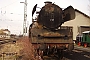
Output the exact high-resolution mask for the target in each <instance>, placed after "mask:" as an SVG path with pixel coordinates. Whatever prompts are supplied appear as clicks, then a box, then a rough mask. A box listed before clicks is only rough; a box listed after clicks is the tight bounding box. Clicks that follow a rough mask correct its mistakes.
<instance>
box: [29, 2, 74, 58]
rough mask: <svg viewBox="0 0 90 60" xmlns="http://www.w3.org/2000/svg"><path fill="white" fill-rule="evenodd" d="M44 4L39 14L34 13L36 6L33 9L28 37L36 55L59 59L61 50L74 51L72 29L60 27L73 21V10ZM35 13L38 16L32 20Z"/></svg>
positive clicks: (48, 3) (49, 3)
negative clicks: (52, 56) (51, 56)
mask: <svg viewBox="0 0 90 60" xmlns="http://www.w3.org/2000/svg"><path fill="white" fill-rule="evenodd" d="M44 3H45V5H44V6H43V7H42V8H41V10H40V11H39V12H37V11H36V8H37V4H36V5H35V6H34V7H33V10H32V24H31V25H30V27H29V37H30V40H31V43H32V45H33V46H34V48H35V50H36V51H37V53H38V54H40V51H41V53H42V54H41V55H42V56H46V55H47V56H50V55H56V56H58V58H61V55H62V51H63V50H68V51H71V50H73V49H74V44H73V39H72V38H73V32H72V27H68V26H61V25H62V24H63V23H64V22H66V21H69V20H73V19H75V10H74V8H73V7H72V6H68V7H67V8H65V9H62V8H60V7H59V6H58V5H56V4H54V3H52V2H49V1H47V2H44ZM35 12H36V13H37V14H38V16H37V18H35V19H33V15H34V13H35Z"/></svg>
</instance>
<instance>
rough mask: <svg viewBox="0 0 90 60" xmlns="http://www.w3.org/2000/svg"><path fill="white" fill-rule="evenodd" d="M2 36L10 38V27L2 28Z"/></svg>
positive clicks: (0, 34)
mask: <svg viewBox="0 0 90 60" xmlns="http://www.w3.org/2000/svg"><path fill="white" fill-rule="evenodd" d="M0 38H10V31H9V30H8V29H1V30H0Z"/></svg>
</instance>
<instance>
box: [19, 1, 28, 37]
mask: <svg viewBox="0 0 90 60" xmlns="http://www.w3.org/2000/svg"><path fill="white" fill-rule="evenodd" d="M20 3H24V21H23V36H26V34H27V25H26V22H27V0H25V2H20Z"/></svg>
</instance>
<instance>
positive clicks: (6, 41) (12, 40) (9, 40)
mask: <svg viewBox="0 0 90 60" xmlns="http://www.w3.org/2000/svg"><path fill="white" fill-rule="evenodd" d="M16 41H17V39H14V38H13V39H0V45H1V44H5V43H9V42H12V43H16Z"/></svg>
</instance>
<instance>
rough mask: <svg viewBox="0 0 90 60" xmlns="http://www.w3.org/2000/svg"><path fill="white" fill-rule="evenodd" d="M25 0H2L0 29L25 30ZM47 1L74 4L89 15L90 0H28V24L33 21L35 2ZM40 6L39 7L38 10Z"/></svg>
mask: <svg viewBox="0 0 90 60" xmlns="http://www.w3.org/2000/svg"><path fill="white" fill-rule="evenodd" d="M24 1H25V0H0V29H2V28H3V29H6V28H8V29H9V30H10V31H11V33H14V34H20V33H22V31H23V20H24V4H23V3H20V2H24ZM45 1H52V2H53V3H55V4H57V5H58V6H60V7H61V8H66V7H68V6H70V5H71V6H73V7H74V8H75V9H78V10H80V11H81V12H83V13H85V14H87V15H89V13H90V12H89V7H88V5H89V4H90V2H89V0H32V1H31V0H27V3H28V5H27V22H28V23H27V25H28V26H29V25H30V24H31V23H32V9H33V6H34V5H35V4H38V7H42V6H43V5H44V2H45ZM38 9H39V8H37V10H38Z"/></svg>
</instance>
